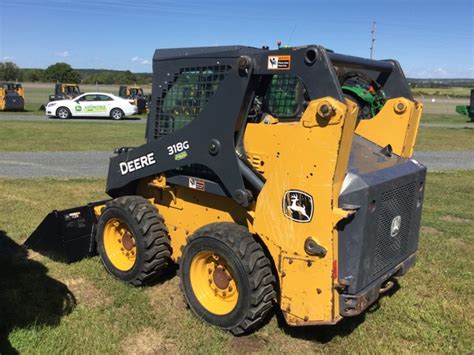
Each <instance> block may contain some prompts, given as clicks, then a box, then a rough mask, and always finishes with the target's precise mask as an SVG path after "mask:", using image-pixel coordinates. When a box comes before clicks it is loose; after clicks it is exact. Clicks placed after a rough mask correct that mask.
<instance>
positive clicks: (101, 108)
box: [84, 105, 107, 112]
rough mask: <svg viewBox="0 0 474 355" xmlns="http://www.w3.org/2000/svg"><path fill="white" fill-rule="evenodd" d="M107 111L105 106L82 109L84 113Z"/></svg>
mask: <svg viewBox="0 0 474 355" xmlns="http://www.w3.org/2000/svg"><path fill="white" fill-rule="evenodd" d="M106 110H107V107H106V106H105V105H99V106H97V105H89V106H86V107H84V111H86V112H104V111H106Z"/></svg>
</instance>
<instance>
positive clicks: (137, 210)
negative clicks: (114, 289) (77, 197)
mask: <svg viewBox="0 0 474 355" xmlns="http://www.w3.org/2000/svg"><path fill="white" fill-rule="evenodd" d="M117 218H118V219H120V220H121V221H123V222H124V223H126V225H127V227H128V230H129V231H130V232H131V233H132V235H133V238H134V240H135V244H136V258H135V262H134V265H133V267H132V268H131V269H130V270H127V271H122V270H119V269H118V268H117V267H115V266H114V264H113V263H112V262H111V260H110V258H109V256H108V255H107V252H106V248H105V246H104V227H105V226H106V224H107V222H109V221H110V220H112V219H117ZM97 248H98V251H99V254H100V256H101V259H102V262H103V263H104V266H105V268H106V269H107V270H108V271H109V272H110V273H111V274H112V275H114V276H115V277H117V278H118V279H120V280H123V281H125V282H128V283H129V284H131V285H134V286H141V285H144V284H146V283H149V282H150V281H153V280H154V279H155V278H156V277H157V276H159V275H160V274H161V273H162V272H163V270H165V269H166V267H167V266H168V264H169V260H170V256H171V246H170V238H169V235H168V229H167V228H166V226H165V223H164V220H163V217H162V216H161V215H160V214H159V213H158V210H157V209H156V207H155V206H154V205H152V204H151V203H150V202H149V201H148V200H147V199H145V198H143V197H141V196H124V197H119V198H116V199H114V200H111V201H109V202H107V204H106V207H105V209H104V211H103V212H102V214H101V215H100V218H99V221H98V225H97Z"/></svg>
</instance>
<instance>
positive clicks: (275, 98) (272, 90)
mask: <svg viewBox="0 0 474 355" xmlns="http://www.w3.org/2000/svg"><path fill="white" fill-rule="evenodd" d="M302 92H303V83H302V82H301V80H300V79H299V78H298V77H297V76H294V75H289V74H283V75H274V76H273V78H272V81H271V83H270V86H269V88H268V91H267V93H266V95H265V103H266V106H267V109H268V111H269V112H270V113H271V114H272V115H274V116H277V117H279V118H290V117H295V116H296V115H297V114H298V113H299V110H300V105H301V104H302V100H303V97H302V96H303V95H302Z"/></svg>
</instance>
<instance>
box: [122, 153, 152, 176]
mask: <svg viewBox="0 0 474 355" xmlns="http://www.w3.org/2000/svg"><path fill="white" fill-rule="evenodd" d="M153 164H156V160H155V153H148V154H147V155H142V156H141V157H138V158H136V159H133V160H130V161H127V162H125V161H123V162H121V163H120V164H119V166H120V173H121V174H122V175H127V174H128V173H131V172H134V171H137V170H140V169H143V168H144V167H147V166H150V165H153Z"/></svg>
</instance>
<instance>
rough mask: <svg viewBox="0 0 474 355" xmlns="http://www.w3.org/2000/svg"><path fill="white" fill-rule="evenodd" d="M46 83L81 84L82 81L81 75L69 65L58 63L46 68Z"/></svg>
mask: <svg viewBox="0 0 474 355" xmlns="http://www.w3.org/2000/svg"><path fill="white" fill-rule="evenodd" d="M44 74H45V80H46V81H53V82H54V81H60V82H68V83H79V82H80V81H81V75H80V74H79V73H78V72H76V71H75V70H74V69H72V68H71V66H70V65H69V64H67V63H56V64H53V65H50V66H49V67H48V68H46V70H45V72H44Z"/></svg>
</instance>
